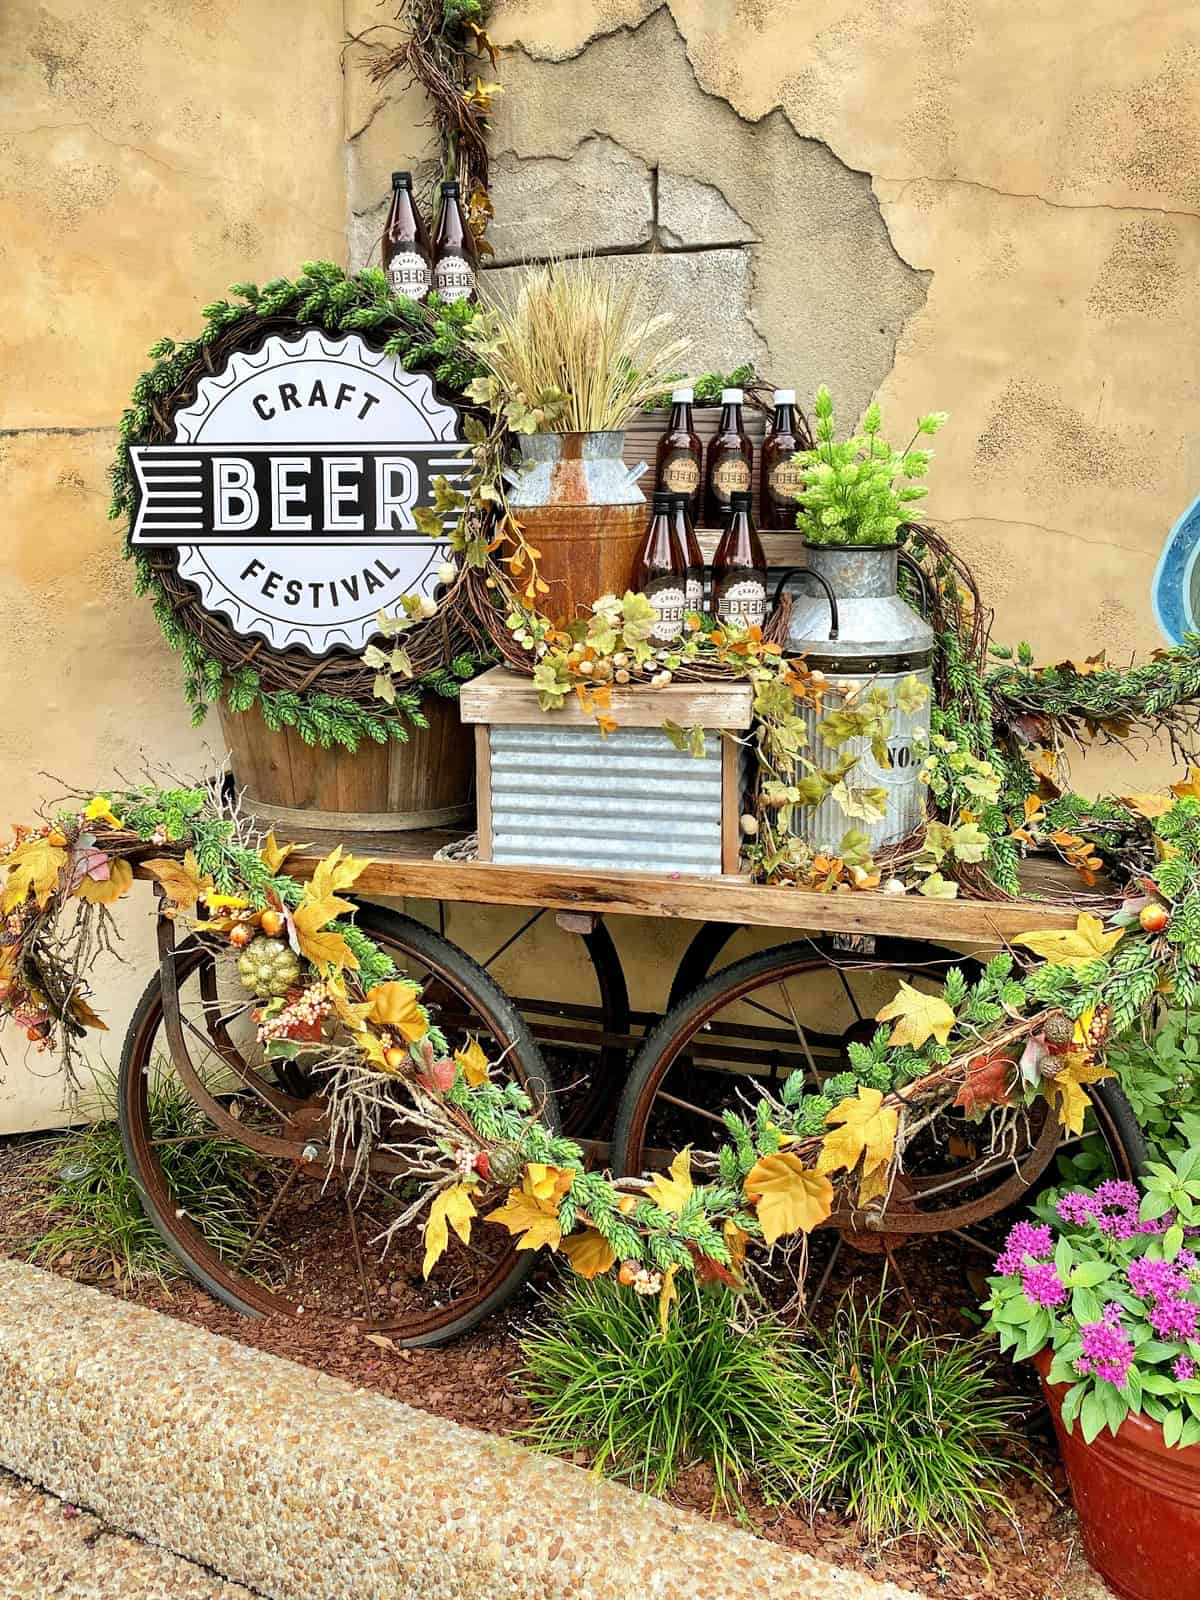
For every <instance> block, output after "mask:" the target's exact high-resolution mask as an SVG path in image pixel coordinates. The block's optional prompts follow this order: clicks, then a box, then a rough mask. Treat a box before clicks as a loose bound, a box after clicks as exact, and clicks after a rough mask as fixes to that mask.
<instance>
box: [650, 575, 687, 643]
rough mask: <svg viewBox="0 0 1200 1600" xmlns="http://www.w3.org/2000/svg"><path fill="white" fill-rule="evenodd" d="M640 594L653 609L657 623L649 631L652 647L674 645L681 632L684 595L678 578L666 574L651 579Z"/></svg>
mask: <svg viewBox="0 0 1200 1600" xmlns="http://www.w3.org/2000/svg"><path fill="white" fill-rule="evenodd" d="M642 593H643V594H644V595H645V596H646V599H647V600H649V602H650V604H651V605H652V606H653V607H654V611H655V615H656V617H657V619H658V620H657V621H656V622H655V624H654V626H653V628H651V630H650V643H651V644H653V645H661V644H676V643H677V642H678V639H679V635H680V634H681V633H682V632H683V609H684V605H685V602H686V595H685V592H684V589H683V586H682V584H681V583H680V581H679V578H678V577H677V576H676V575H675V574H674V573H667V574H665V575H664V576H663V577H661V578H651V579H650V582H649V583H648V584H647V585H646V587H645V588H644V589H643V591H642Z"/></svg>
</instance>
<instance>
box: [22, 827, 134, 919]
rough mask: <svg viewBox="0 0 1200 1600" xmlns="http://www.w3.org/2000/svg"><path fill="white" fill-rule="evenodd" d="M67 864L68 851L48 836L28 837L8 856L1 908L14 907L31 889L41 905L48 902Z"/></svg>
mask: <svg viewBox="0 0 1200 1600" xmlns="http://www.w3.org/2000/svg"><path fill="white" fill-rule="evenodd" d="M66 864H67V852H66V851H65V850H61V849H60V848H59V847H58V846H57V845H54V844H51V843H50V841H49V840H48V839H40V838H39V839H26V840H25V841H24V843H23V844H19V845H18V846H17V848H16V849H15V850H14V851H13V852H12V854H11V855H10V856H8V857H7V858H6V861H5V866H6V867H7V869H8V875H7V877H6V878H5V880H4V899H3V901H0V911H3V912H5V913H7V912H9V911H12V910H13V909H14V908H15V907H16V906H19V905H21V904H22V903H23V902H24V900H25V898H26V896H27V895H29V894H30V893H31V892H32V894H33V897H34V899H35V900H36V901H37V903H38V906H39V908H41V907H43V906H45V904H46V902H47V900H49V898H50V896H51V894H52V893H53V892H54V888H55V885H56V884H57V883H58V875H59V873H60V872H61V871H62V869H63V868H64V867H65V866H66ZM130 876H131V877H132V874H131V875H130Z"/></svg>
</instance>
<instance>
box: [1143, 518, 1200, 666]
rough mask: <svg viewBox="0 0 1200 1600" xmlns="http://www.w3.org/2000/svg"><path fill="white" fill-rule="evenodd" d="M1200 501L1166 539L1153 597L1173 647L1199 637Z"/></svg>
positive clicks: (1160, 621) (1157, 616)
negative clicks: (1189, 636)
mask: <svg viewBox="0 0 1200 1600" xmlns="http://www.w3.org/2000/svg"><path fill="white" fill-rule="evenodd" d="M1198 558H1200V499H1196V500H1193V501H1192V503H1191V505H1190V506H1189V507H1188V508H1187V510H1186V511H1185V512H1184V513H1183V515H1182V516H1181V517H1180V519H1179V521H1178V522H1177V523H1176V524H1175V526H1174V527H1173V528H1172V529H1171V531H1170V533H1169V534H1168V535H1167V542H1166V544H1164V545H1163V552H1162V555H1161V556H1159V558H1158V566H1157V567H1156V568H1155V569H1154V582H1153V585H1152V587H1151V594H1152V596H1153V600H1154V617H1155V620H1156V621H1157V623H1158V625H1159V627H1160V628H1161V629H1162V631H1163V633H1165V634H1166V636H1167V638H1168V639H1169V640H1170V641H1171V643H1172V644H1182V642H1183V636H1184V634H1185V633H1200V560H1198Z"/></svg>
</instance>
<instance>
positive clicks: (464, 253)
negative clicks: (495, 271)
mask: <svg viewBox="0 0 1200 1600" xmlns="http://www.w3.org/2000/svg"><path fill="white" fill-rule="evenodd" d="M458 196H459V189H458V184H457V183H456V182H454V181H453V180H452V179H451V180H448V181H447V182H446V183H443V185H442V206H441V210H440V211H439V213H438V220H437V231H436V232H435V234H434V237H433V277H432V282H431V285H430V286H431V288H432V289H433V291H434V293H435V294H438V295H440V296H441V297H442V299H443V300H445V301H446V302H447V303H452V302H453V301H455V300H469V299H470V298H471V296H472V295H473V294H474V293H475V280H476V278H477V277H478V275H479V252H478V251H477V250H476V248H475V235H474V234H473V233H472V232H471V226H470V224H469V223H468V221H467V219H466V215H465V213H464V212H463V208H462V202H461V200H460V199H459V197H458Z"/></svg>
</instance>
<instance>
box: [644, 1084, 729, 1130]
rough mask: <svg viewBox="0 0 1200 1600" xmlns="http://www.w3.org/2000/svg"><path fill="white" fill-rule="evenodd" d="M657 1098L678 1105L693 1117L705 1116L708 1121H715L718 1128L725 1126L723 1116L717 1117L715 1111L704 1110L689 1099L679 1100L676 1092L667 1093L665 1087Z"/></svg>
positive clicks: (671, 1104)
mask: <svg viewBox="0 0 1200 1600" xmlns="http://www.w3.org/2000/svg"><path fill="white" fill-rule="evenodd" d="M658 1098H659V1099H660V1100H665V1101H666V1102H667V1104H668V1105H670V1106H678V1107H679V1109H680V1110H681V1111H687V1112H690V1113H691V1115H692V1116H693V1117H705V1118H706V1119H707V1120H708V1121H709V1122H715V1123H716V1124H717V1126H718V1127H719V1128H723V1127H724V1126H725V1119H724V1118H723V1117H718V1116H717V1115H716V1113H715V1112H712V1111H706V1110H705V1109H704V1107H703V1106H694V1105H693V1104H692V1102H691V1101H690V1100H681V1099H680V1098H679V1096H678V1095H677V1094H668V1093H667V1091H666V1090H665V1089H660V1090H659V1091H658Z"/></svg>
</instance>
